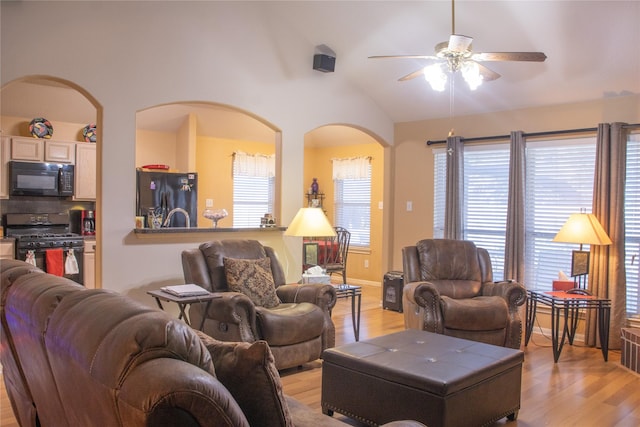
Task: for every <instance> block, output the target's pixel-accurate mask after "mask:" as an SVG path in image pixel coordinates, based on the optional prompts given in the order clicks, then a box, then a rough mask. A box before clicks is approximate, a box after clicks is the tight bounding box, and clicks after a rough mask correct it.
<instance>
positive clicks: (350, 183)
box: [333, 164, 371, 247]
mask: <svg viewBox="0 0 640 427" xmlns="http://www.w3.org/2000/svg"><path fill="white" fill-rule="evenodd" d="M333 182H334V190H335V191H334V194H335V196H334V209H335V212H334V214H335V225H336V226H338V227H344V228H346V229H347V230H349V232H350V233H351V241H350V246H359V247H369V244H370V235H371V165H370V164H369V165H367V172H366V177H365V178H345V179H335V180H334V181H333Z"/></svg>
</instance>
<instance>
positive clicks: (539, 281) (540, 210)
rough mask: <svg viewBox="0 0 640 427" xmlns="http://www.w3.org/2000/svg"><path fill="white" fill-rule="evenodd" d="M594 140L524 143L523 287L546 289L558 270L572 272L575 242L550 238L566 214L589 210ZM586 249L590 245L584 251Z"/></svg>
mask: <svg viewBox="0 0 640 427" xmlns="http://www.w3.org/2000/svg"><path fill="white" fill-rule="evenodd" d="M595 156H596V139H595V137H589V138H577V139H564V140H563V139H560V140H547V141H534V142H531V141H528V142H527V149H526V159H527V160H526V172H525V175H526V182H525V188H526V194H525V217H526V219H525V241H526V244H525V245H526V246H525V283H526V286H527V287H528V288H529V289H537V290H542V291H550V290H551V286H552V282H553V280H556V279H557V278H558V272H559V271H563V272H564V273H565V274H566V275H567V276H569V275H570V274H571V254H572V251H573V250H577V249H579V247H578V246H577V245H575V244H570V243H556V242H553V241H552V240H553V238H554V237H555V235H556V233H557V232H558V230H560V228H561V227H562V225H563V224H564V223H565V221H566V220H567V218H569V215H571V214H572V213H578V212H581V210H583V211H585V212H591V201H592V199H593V175H594V168H595ZM583 250H587V251H588V250H589V247H588V245H587V247H585V248H583Z"/></svg>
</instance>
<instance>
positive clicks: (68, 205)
mask: <svg viewBox="0 0 640 427" xmlns="http://www.w3.org/2000/svg"><path fill="white" fill-rule="evenodd" d="M0 99H1V107H0V108H1V110H0V111H2V117H1V119H2V138H3V152H2V168H1V174H2V180H1V182H2V188H3V191H2V192H1V195H0V208H1V209H0V210H1V211H2V212H3V214H6V213H40V212H46V213H54V212H60V213H63V212H68V211H70V210H79V209H82V210H92V211H94V212H95V233H96V234H95V237H96V244H95V245H91V246H92V247H94V248H95V252H94V253H85V254H84V257H86V258H87V259H86V260H85V262H84V265H85V266H86V267H85V268H84V273H83V275H84V276H85V285H86V286H87V287H101V280H100V277H101V273H100V272H101V262H100V260H101V257H100V253H101V249H100V243H99V242H100V236H101V234H102V231H101V230H102V226H101V224H102V208H101V202H100V193H101V177H102V168H101V161H100V159H101V151H102V144H101V140H102V117H103V107H102V105H101V104H100V103H99V102H98V101H97V99H96V98H95V97H94V96H93V95H92V94H91V93H89V92H88V91H87V90H86V89H84V88H83V87H81V86H79V85H77V84H76V83H74V82H72V81H69V80H65V79H62V78H58V77H54V76H47V75H30V76H24V77H21V78H18V79H15V80H13V81H11V82H8V83H6V84H5V85H4V86H3V87H2V89H1V96H0ZM36 117H44V118H46V119H47V120H49V121H50V122H51V124H52V127H53V135H52V136H51V140H52V141H53V140H55V141H61V142H64V143H66V144H68V146H71V145H75V148H76V149H77V148H78V147H82V148H89V147H90V148H92V149H91V150H82V151H83V153H84V154H83V157H82V159H83V160H82V161H83V166H82V168H81V171H82V173H83V175H82V176H83V177H89V178H86V179H82V180H81V182H82V183H83V184H84V185H83V193H82V194H80V193H78V192H77V191H76V192H75V193H74V197H69V198H64V199H63V198H50V197H48V198H30V199H26V198H20V199H18V198H10V197H9V194H8V182H7V181H8V168H7V167H6V166H7V162H8V161H9V160H11V156H12V153H11V146H12V142H11V140H12V139H13V138H14V137H22V138H31V137H32V135H31V134H30V132H29V123H30V122H31V120H32V119H34V118H36ZM93 124H95V126H96V131H95V133H96V138H95V139H96V142H95V143H91V142H87V141H85V135H84V133H83V130H84V128H85V127H87V126H89V125H93ZM76 153H77V151H76ZM87 153H88V154H87ZM75 159H76V158H75V157H74V161H75ZM75 166H76V169H78V167H79V166H80V165H78V164H76V165H75ZM76 177H78V174H77V173H76ZM87 179H88V180H89V181H87ZM77 182H78V181H77V180H76V185H75V189H76V190H77V189H78V185H77ZM87 182H88V184H87Z"/></svg>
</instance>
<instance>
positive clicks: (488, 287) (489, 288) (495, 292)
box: [481, 281, 527, 312]
mask: <svg viewBox="0 0 640 427" xmlns="http://www.w3.org/2000/svg"><path fill="white" fill-rule="evenodd" d="M481 294H482V295H483V296H499V297H502V298H504V299H505V300H506V301H507V306H508V307H509V312H514V311H517V310H518V306H521V305H522V304H524V303H525V301H526V300H527V290H526V289H525V287H524V286H522V285H521V284H520V283H518V282H514V281H503V282H487V283H484V284H483V285H482V291H481Z"/></svg>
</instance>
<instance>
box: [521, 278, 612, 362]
mask: <svg viewBox="0 0 640 427" xmlns="http://www.w3.org/2000/svg"><path fill="white" fill-rule="evenodd" d="M538 303H540V304H544V305H546V306H548V307H550V308H551V344H552V349H553V361H554V362H555V363H558V359H559V358H560V353H561V352H562V347H563V346H564V343H565V340H568V341H569V345H573V339H574V338H575V334H576V329H577V327H578V314H579V311H580V310H596V312H597V316H598V336H599V337H600V345H601V347H602V356H603V357H604V361H605V362H606V361H607V360H608V357H609V322H610V319H611V300H609V299H606V298H599V297H596V296H592V295H581V294H570V293H567V292H566V291H554V292H539V291H532V290H527V304H526V314H525V319H526V326H525V339H524V345H525V346H526V345H527V344H529V339H530V338H531V333H532V332H533V324H534V322H535V319H536V310H537V308H538ZM560 317H562V318H563V321H562V322H561V321H560ZM561 325H562V326H561ZM561 327H562V337H561V336H560V333H561V331H560V328H561Z"/></svg>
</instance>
